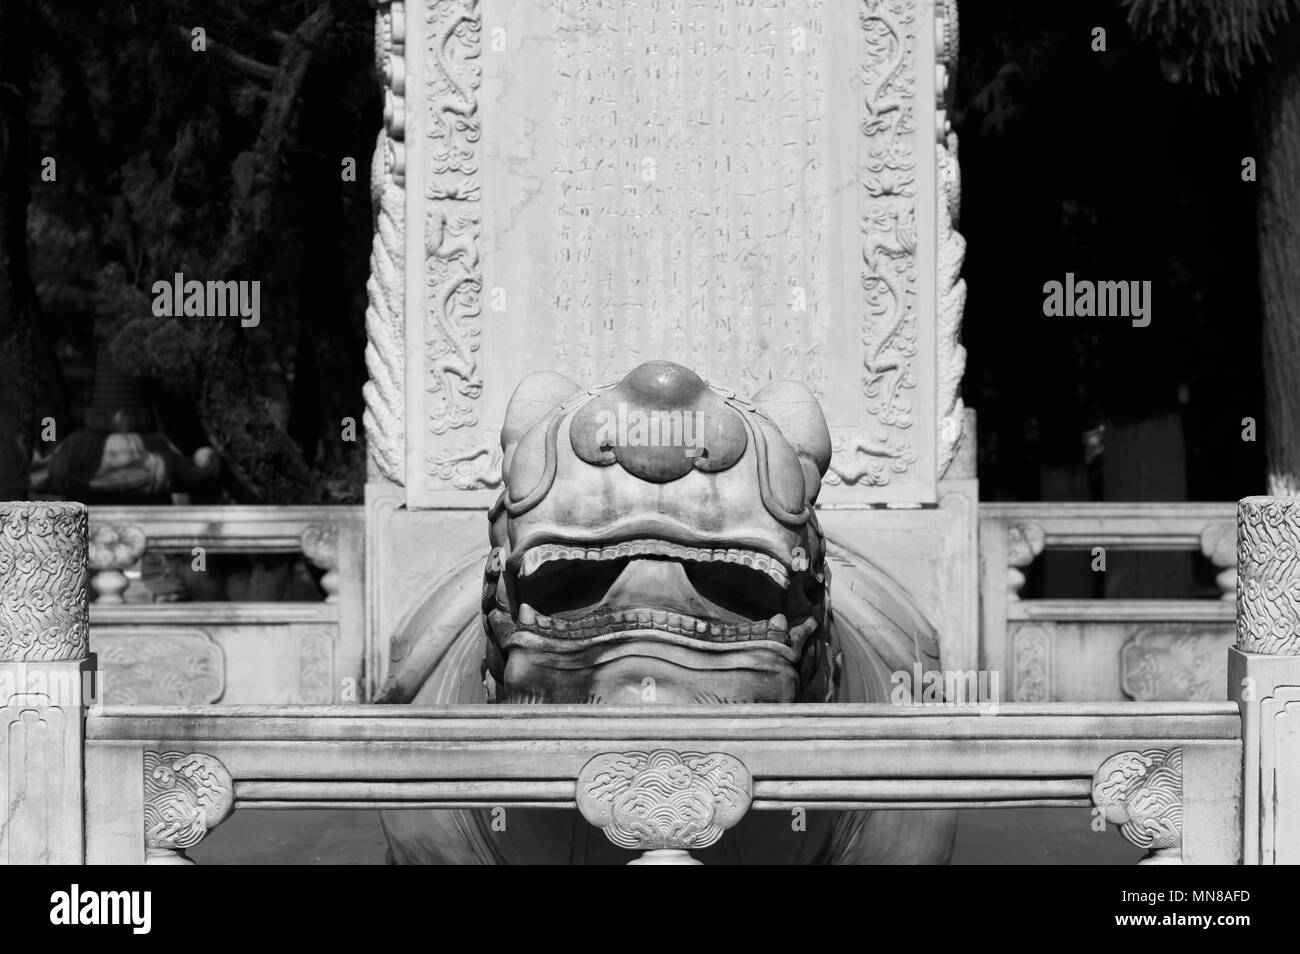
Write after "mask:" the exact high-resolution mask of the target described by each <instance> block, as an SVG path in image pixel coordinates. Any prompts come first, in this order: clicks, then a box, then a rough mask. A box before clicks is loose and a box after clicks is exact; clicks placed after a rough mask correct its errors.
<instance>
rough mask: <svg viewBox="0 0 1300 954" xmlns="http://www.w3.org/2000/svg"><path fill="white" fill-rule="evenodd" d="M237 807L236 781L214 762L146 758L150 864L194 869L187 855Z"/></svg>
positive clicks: (180, 755)
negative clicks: (190, 865) (188, 850)
mask: <svg viewBox="0 0 1300 954" xmlns="http://www.w3.org/2000/svg"><path fill="white" fill-rule="evenodd" d="M234 804H235V783H234V780H233V779H232V778H231V777H230V773H229V772H228V771H226V767H225V766H224V765H222V764H221V762H220V761H218V760H217V759H215V758H213V757H212V756H210V755H203V754H198V753H195V754H187V753H184V752H145V754H144V843H145V852H146V861H145V863H146V864H192V862H190V861H189V859H187V858H186V857H185V850H186V849H187V848H193V847H194V846H195V845H197V844H198V843H199V842H200V841H202V840H203V839H204V838H205V837H206V836H207V834H208V832H210V831H212V829H214V828H216V827H217V826H218V825H219V824H221V823H222V822H223V821H225V820H226V818H227V817H228V816H229V815H230V812H231V810H232V808H233V807H234Z"/></svg>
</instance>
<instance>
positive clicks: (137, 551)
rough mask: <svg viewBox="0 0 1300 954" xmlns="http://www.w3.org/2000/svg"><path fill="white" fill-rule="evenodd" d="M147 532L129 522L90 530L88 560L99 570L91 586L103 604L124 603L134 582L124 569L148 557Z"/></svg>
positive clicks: (97, 599)
mask: <svg viewBox="0 0 1300 954" xmlns="http://www.w3.org/2000/svg"><path fill="white" fill-rule="evenodd" d="M147 544H148V540H147V539H146V538H145V534H144V531H143V530H141V529H140V528H139V527H133V526H130V525H129V524H99V525H97V526H95V528H94V529H93V530H91V532H90V543H89V548H88V551H87V559H86V562H87V564H88V565H89V567H90V568H91V569H92V570H94V571H95V573H94V576H93V577H91V580H90V586H91V589H93V590H94V591H95V598H96V601H97V602H99V603H122V602H124V600H123V597H122V593H123V592H124V591H125V590H126V588H127V586H129V585H130V580H128V579H127V576H126V574H125V573H123V572H122V571H123V570H126V569H128V568H129V567H131V566H133V565H134V564H135V562H136V561H137V560H139V559H140V557H142V556H144V551H145V547H146V546H147Z"/></svg>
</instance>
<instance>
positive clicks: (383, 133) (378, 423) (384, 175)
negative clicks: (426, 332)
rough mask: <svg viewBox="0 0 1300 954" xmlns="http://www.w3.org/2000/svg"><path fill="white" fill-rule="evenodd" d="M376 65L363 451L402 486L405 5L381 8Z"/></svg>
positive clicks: (375, 469) (375, 470)
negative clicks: (377, 116) (379, 113)
mask: <svg viewBox="0 0 1300 954" xmlns="http://www.w3.org/2000/svg"><path fill="white" fill-rule="evenodd" d="M375 65H376V67H377V69H378V70H379V74H380V76H382V77H383V80H384V127H383V129H381V130H380V131H379V136H378V139H377V141H376V143H375V157H374V161H373V163H372V164H371V173H370V207H371V211H372V214H373V216H374V229H375V235H374V240H373V243H372V246H371V252H370V278H369V280H368V281H367V282H366V297H367V299H368V303H367V306H366V371H367V372H368V374H369V380H368V381H367V382H366V384H365V387H364V389H363V393H364V395H365V399H366V410H365V417H364V420H365V425H366V447H367V451H368V453H369V460H370V472H371V476H374V475H379V476H383V477H386V478H387V479H389V480H391V481H394V482H395V483H399V484H400V483H402V482H403V478H404V474H403V465H404V461H403V456H404V454H405V449H406V435H405V427H406V414H405V410H404V404H405V401H406V391H405V388H406V341H405V334H406V324H405V320H404V315H405V311H404V309H405V306H404V296H405V294H406V265H405V261H406V189H405V184H406V145H405V139H406V4H405V3H403V2H401V0H395V2H392V3H388V2H381V3H379V5H378V9H377V11H376V14H375Z"/></svg>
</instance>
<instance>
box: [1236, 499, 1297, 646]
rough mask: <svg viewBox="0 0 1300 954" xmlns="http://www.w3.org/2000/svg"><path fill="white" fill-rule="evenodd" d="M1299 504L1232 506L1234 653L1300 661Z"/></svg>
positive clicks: (1263, 502)
mask: <svg viewBox="0 0 1300 954" xmlns="http://www.w3.org/2000/svg"><path fill="white" fill-rule="evenodd" d="M1298 545H1300V499H1297V498H1291V497H1247V498H1246V499H1245V500H1242V501H1241V502H1240V503H1239V504H1238V505H1237V576H1238V584H1237V648H1238V649H1240V650H1241V651H1242V652H1244V653H1267V654H1271V655H1276V656H1296V655H1300V553H1298V552H1297V546H1298Z"/></svg>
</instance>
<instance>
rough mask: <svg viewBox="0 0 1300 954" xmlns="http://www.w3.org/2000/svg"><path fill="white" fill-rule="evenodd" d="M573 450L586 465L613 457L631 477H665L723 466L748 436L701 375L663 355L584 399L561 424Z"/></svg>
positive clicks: (742, 448)
mask: <svg viewBox="0 0 1300 954" xmlns="http://www.w3.org/2000/svg"><path fill="white" fill-rule="evenodd" d="M569 438H570V443H571V444H572V445H573V450H574V453H576V454H577V455H578V456H579V457H580V458H582V459H583V460H585V461H586V462H587V463H589V464H598V465H608V464H612V463H614V462H615V461H617V462H618V463H619V464H621V465H622V466H623V469H624V470H626V471H627V472H628V473H630V474H632V475H633V476H635V477H640V478H641V479H642V480H647V481H650V482H652V483H667V482H668V481H672V480H677V479H678V478H680V477H684V476H685V475H686V474H688V473H690V471H691V469H692V468H695V469H698V470H704V471H719V470H725V469H727V468H728V467H730V466H732V465H733V464H734V463H735V462H736V461H737V460H739V459H740V457H741V455H742V454H744V452H745V447H746V445H747V444H748V441H749V438H748V434H747V433H746V431H745V423H744V421H743V420H741V418H740V415H739V414H737V413H736V412H735V411H734V410H733V409H732V408H730V407H728V406H727V404H726V402H725V401H723V400H722V398H721V397H719V396H718V395H717V394H716V393H714V392H713V391H712V390H710V389H709V386H708V385H707V384H705V383H704V380H703V379H702V378H701V377H700V376H699V375H698V374H696V373H695V372H694V371H691V370H690V369H689V368H684V367H682V366H681V365H679V364H674V363H672V362H671V361H647V362H646V363H645V364H642V365H640V366H638V367H637V368H635V369H633V370H632V371H630V372H629V373H628V375H627V377H625V378H624V379H623V380H622V381H620V382H619V383H618V384H617V385H616V386H615V387H613V388H611V389H610V390H609V391H606V392H605V393H604V394H602V395H600V396H599V397H597V398H596V399H594V400H593V401H591V402H589V403H588V404H586V405H585V406H584V407H583V408H582V409H581V410H579V411H578V413H577V414H575V415H574V417H573V422H572V424H571V425H570V428H569Z"/></svg>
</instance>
